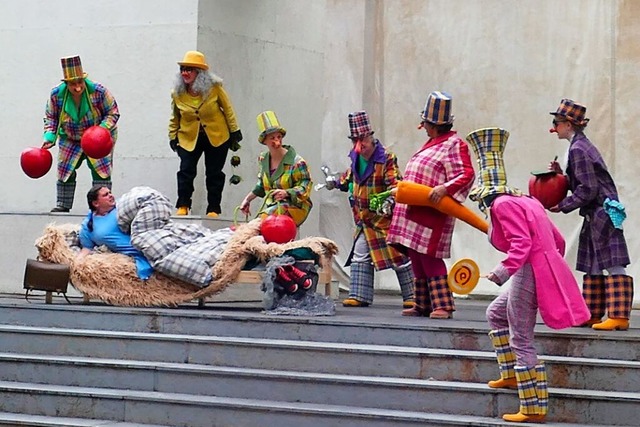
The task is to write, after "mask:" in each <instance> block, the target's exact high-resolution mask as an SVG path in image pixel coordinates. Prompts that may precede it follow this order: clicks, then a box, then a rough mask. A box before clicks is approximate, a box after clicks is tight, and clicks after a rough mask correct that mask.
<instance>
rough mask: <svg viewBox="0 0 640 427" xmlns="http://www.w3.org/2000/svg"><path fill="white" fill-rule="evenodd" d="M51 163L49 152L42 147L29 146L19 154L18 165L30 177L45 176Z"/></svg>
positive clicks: (51, 157)
mask: <svg viewBox="0 0 640 427" xmlns="http://www.w3.org/2000/svg"><path fill="white" fill-rule="evenodd" d="M52 163H53V156H52V155H51V152H50V151H49V150H45V149H44V148H39V147H31V148H27V149H26V150H24V151H23V152H22V153H21V154H20V167H21V168H22V170H23V171H24V173H26V174H27V176H29V177H30V178H34V179H35V178H40V177H43V176H45V175H46V174H47V172H49V169H51V164H52Z"/></svg>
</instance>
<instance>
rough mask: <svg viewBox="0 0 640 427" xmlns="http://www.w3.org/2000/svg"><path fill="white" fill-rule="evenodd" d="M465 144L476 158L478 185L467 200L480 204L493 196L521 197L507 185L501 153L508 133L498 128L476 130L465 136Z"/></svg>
mask: <svg viewBox="0 0 640 427" xmlns="http://www.w3.org/2000/svg"><path fill="white" fill-rule="evenodd" d="M466 139H467V142H468V143H469V145H471V148H472V149H473V152H474V153H475V154H476V157H477V158H478V170H479V172H480V174H479V176H478V185H477V186H476V187H475V188H473V189H472V190H471V193H470V194H469V198H470V199H471V200H473V201H477V202H481V201H482V199H483V198H485V197H487V196H491V195H493V194H513V195H521V194H522V193H521V192H520V190H518V189H516V188H511V187H509V186H508V185H507V172H506V170H505V167H504V159H503V153H504V149H505V147H506V145H507V140H508V139H509V132H507V131H506V130H504V129H500V128H485V129H478V130H475V131H473V132H471V133H470V134H469V135H467V138H466Z"/></svg>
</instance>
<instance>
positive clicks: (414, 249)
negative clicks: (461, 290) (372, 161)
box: [387, 91, 475, 319]
mask: <svg viewBox="0 0 640 427" xmlns="http://www.w3.org/2000/svg"><path fill="white" fill-rule="evenodd" d="M453 121H454V115H453V97H452V96H451V95H450V94H449V93H447V92H444V91H433V92H430V93H429V94H428V95H427V100H426V102H425V104H424V108H423V109H422V111H421V112H420V126H419V127H418V129H424V130H425V132H426V134H427V135H426V136H427V140H426V141H424V140H423V142H422V144H421V145H420V146H419V148H418V150H417V151H416V152H415V154H414V155H413V156H411V158H410V159H409V162H408V163H407V166H406V168H405V171H404V180H405V181H409V182H412V183H415V184H419V185H420V186H426V187H430V188H431V190H430V192H429V194H428V195H425V196H424V197H425V198H427V197H428V199H429V201H430V203H432V204H433V205H436V204H438V203H440V201H441V200H442V199H443V198H444V197H445V196H450V197H451V198H453V199H454V200H456V201H457V202H460V203H462V202H464V201H465V200H466V198H467V195H468V194H469V191H470V190H471V186H472V185H473V180H474V177H475V173H474V170H473V164H472V162H471V157H470V156H469V148H468V146H467V144H466V143H465V142H464V141H463V140H462V139H461V138H460V137H459V136H458V134H457V132H456V131H455V130H453ZM455 223H456V218H455V217H454V216H452V215H448V214H445V213H442V212H441V211H439V210H437V209H435V208H431V207H429V206H418V205H407V204H403V203H398V205H397V206H396V208H395V210H394V212H393V218H392V219H391V225H390V227H389V235H388V237H387V242H389V243H390V244H392V245H394V246H396V247H400V248H402V249H403V250H404V252H406V253H407V254H409V257H410V258H411V264H412V266H413V272H414V275H415V277H416V280H415V305H414V307H413V308H410V309H407V310H404V311H403V312H402V315H403V316H415V317H420V316H427V317H430V318H432V319H450V318H452V317H453V312H454V311H455V302H454V300H453V294H452V293H451V290H450V289H449V286H448V284H447V280H448V272H447V267H446V264H445V262H444V259H445V258H449V257H450V256H451V241H452V237H453V231H454V227H455Z"/></svg>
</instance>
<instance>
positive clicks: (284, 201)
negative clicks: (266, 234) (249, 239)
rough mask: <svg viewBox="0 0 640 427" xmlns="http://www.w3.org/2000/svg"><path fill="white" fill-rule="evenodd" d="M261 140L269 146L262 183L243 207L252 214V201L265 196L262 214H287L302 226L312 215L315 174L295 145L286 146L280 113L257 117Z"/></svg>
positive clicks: (262, 162)
mask: <svg viewBox="0 0 640 427" xmlns="http://www.w3.org/2000/svg"><path fill="white" fill-rule="evenodd" d="M256 123H257V125H258V133H259V135H258V142H259V143H260V144H263V145H265V146H266V147H267V151H265V152H263V153H261V154H260V156H259V157H258V163H259V165H260V172H259V174H258V182H257V183H256V185H255V187H254V188H253V190H252V191H250V192H249V193H248V194H247V195H246V196H245V198H244V199H243V201H242V203H241V204H240V210H241V211H242V212H244V213H245V214H246V215H250V214H251V213H250V211H249V208H250V205H251V201H252V200H254V199H255V198H257V197H262V198H263V199H264V201H263V203H262V206H261V207H260V209H259V210H258V213H257V215H258V216H266V215H273V214H281V213H282V214H285V215H289V216H290V217H291V218H293V220H294V222H295V223H296V225H297V226H300V225H301V224H302V223H303V222H304V221H305V220H306V219H307V216H308V215H309V211H310V210H311V208H312V206H313V203H312V202H311V198H310V196H311V186H312V183H311V175H310V174H309V168H308V167H307V163H306V162H305V160H304V159H303V158H302V156H300V155H299V154H298V153H296V150H295V149H294V148H293V147H292V146H291V145H284V144H283V139H284V137H285V135H286V134H287V131H286V129H285V128H284V127H283V126H281V125H280V122H279V121H278V118H277V117H276V113H274V112H273V111H263V112H262V113H260V114H258V117H256Z"/></svg>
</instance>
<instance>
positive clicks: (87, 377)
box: [0, 354, 640, 423]
mask: <svg viewBox="0 0 640 427" xmlns="http://www.w3.org/2000/svg"><path fill="white" fill-rule="evenodd" d="M0 357H1V359H0V367H1V368H2V372H6V373H7V374H6V375H4V376H3V377H4V379H5V380H6V381H14V382H27V383H29V382H33V383H44V384H56V385H58V386H75V387H99V388H108V389H119V388H122V387H123V385H132V384H134V385H135V390H137V391H150V392H164V393H180V394H190V395H198V396H218V397H223V396H224V397H230V398H247V399H256V400H261V399H265V396H270V397H269V399H275V397H277V399H278V400H279V401H286V402H305V403H317V404H330V405H344V406H351V407H367V406H371V405H375V407H376V408H377V409H389V410H391V409H393V410H399V411H400V410H401V411H415V412H445V413H448V414H452V415H453V414H457V415H478V416H485V417H491V416H493V415H494V414H496V413H503V412H508V411H509V410H510V408H517V407H518V399H517V394H516V392H515V391H510V390H495V389H489V388H488V387H487V386H486V385H485V384H484V383H469V382H461V381H441V380H438V379H434V378H429V379H426V380H422V379H412V378H393V377H382V376H362V375H353V374H325V373H315V372H295V371H291V370H288V371H278V370H268V369H252V368H238V367H228V366H208V365H197V364H181V363H163V362H149V361H123V360H107V359H96V358H79V357H53V356H42V355H10V354H2V355H0ZM600 393H603V394H602V396H599V394H600ZM550 394H551V399H552V401H553V405H551V410H550V414H549V417H550V418H552V419H556V420H571V421H574V422H576V421H581V422H584V423H590V422H594V417H593V414H592V413H591V410H592V409H591V408H592V407H594V406H596V407H597V406H599V405H602V402H603V401H607V402H609V403H608V404H607V409H608V410H609V411H613V412H615V413H616V414H618V413H619V414H621V416H626V414H628V412H629V410H630V409H629V408H628V407H629V406H634V405H638V404H640V393H629V392H626V393H625V392H619V391H615V392H606V393H604V392H601V391H599V390H598V391H595V390H576V389H565V388H558V387H553V388H551V390H550ZM376 396H384V399H379V398H376ZM460 402H464V405H463V406H461V405H460ZM574 414H579V415H574ZM585 416H589V418H584V417H585Z"/></svg>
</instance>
